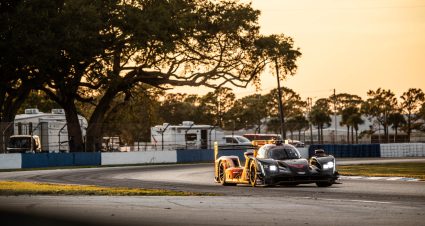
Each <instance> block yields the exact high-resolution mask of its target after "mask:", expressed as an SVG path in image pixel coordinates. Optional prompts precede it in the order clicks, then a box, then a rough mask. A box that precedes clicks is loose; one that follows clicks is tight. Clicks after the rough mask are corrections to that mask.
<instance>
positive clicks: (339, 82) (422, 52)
mask: <svg viewBox="0 0 425 226" xmlns="http://www.w3.org/2000/svg"><path fill="white" fill-rule="evenodd" d="M252 6H253V8H255V9H259V10H261V12H262V13H261V16H260V25H261V33H262V34H279V33H284V34H286V35H289V36H291V37H293V38H294V41H295V45H296V46H297V47H299V48H301V52H302V54H303V56H302V57H301V59H300V60H299V61H298V66H299V68H298V72H297V74H296V75H295V76H293V77H289V78H288V79H287V80H286V81H284V83H283V84H284V86H286V87H289V88H291V89H294V90H295V91H296V92H298V93H300V95H301V96H302V97H303V98H307V97H313V98H321V97H328V96H330V95H331V94H332V92H333V89H334V88H335V89H336V92H337V93H342V92H346V93H350V94H356V95H359V96H361V97H363V98H366V92H367V91H368V90H369V89H374V90H375V89H377V88H379V87H382V88H385V89H390V90H392V91H393V92H395V94H396V95H397V96H400V95H401V94H402V93H403V92H405V91H407V89H408V88H421V89H422V90H424V91H425V1H423V0H373V1H371V0H320V1H318V0H253V1H252ZM262 81H263V82H262V84H263V85H262V90H261V93H267V92H269V91H270V89H273V88H276V85H275V83H276V81H275V78H274V77H273V76H272V75H271V74H270V73H269V72H268V71H267V72H265V73H264V74H263V75H262ZM232 88H233V87H232ZM200 90H201V91H200ZM209 91H211V90H210V89H207V88H203V89H199V88H196V89H192V88H187V87H182V88H176V89H174V90H173V91H172V92H190V93H198V94H200V95H203V94H205V93H206V92H209ZM234 92H235V93H236V95H237V97H241V96H246V95H250V94H254V93H256V92H255V88H254V87H249V88H246V89H238V88H234Z"/></svg>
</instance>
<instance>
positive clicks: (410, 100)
mask: <svg viewBox="0 0 425 226" xmlns="http://www.w3.org/2000/svg"><path fill="white" fill-rule="evenodd" d="M400 98H401V99H402V100H403V101H402V102H401V109H402V111H403V112H404V113H406V114H407V127H406V129H405V131H406V133H407V139H408V140H409V141H410V134H411V133H412V128H413V125H412V122H413V121H414V119H413V116H414V113H415V111H416V110H418V108H419V107H420V104H421V102H423V101H424V100H425V95H424V93H423V92H422V90H421V89H415V88H410V89H409V90H408V91H407V92H404V93H403V95H402V96H400Z"/></svg>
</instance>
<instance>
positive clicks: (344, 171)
mask: <svg viewBox="0 0 425 226" xmlns="http://www.w3.org/2000/svg"><path fill="white" fill-rule="evenodd" d="M338 172H339V173H340V174H341V175H344V176H367V177H407V178H418V179H422V180H425V164H424V163H415V162H409V163H388V164H370V165H351V166H338Z"/></svg>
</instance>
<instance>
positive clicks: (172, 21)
mask: <svg viewBox="0 0 425 226" xmlns="http://www.w3.org/2000/svg"><path fill="white" fill-rule="evenodd" d="M137 3H138V4H137V5H136V6H135V5H125V9H126V10H129V12H130V13H129V14H128V15H127V16H124V17H122V16H119V17H118V18H115V20H113V21H114V22H115V23H114V24H112V25H111V28H113V29H111V30H108V33H111V34H112V35H113V39H112V40H113V43H114V45H112V46H111V48H109V49H108V50H109V53H110V54H109V55H108V56H107V57H104V58H101V60H100V61H99V63H98V64H97V65H108V67H106V68H105V67H103V68H101V69H102V73H101V74H102V75H103V77H101V79H97V80H95V79H94V80H95V81H98V82H100V83H101V82H104V81H106V83H105V84H104V85H103V87H104V89H105V91H104V95H103V97H102V99H101V101H100V102H99V104H98V106H97V107H96V110H95V111H94V113H93V115H92V117H91V118H90V121H89V128H88V130H87V133H88V135H87V136H88V142H89V143H90V142H93V141H92V140H91V138H92V137H93V138H94V137H98V134H99V130H98V129H97V128H96V127H93V128H92V127H91V126H90V125H92V124H97V123H102V122H103V120H104V115H103V112H105V109H107V108H108V106H109V105H108V103H109V102H110V101H111V99H113V98H114V97H115V96H116V94H117V93H120V92H126V91H127V90H128V88H129V87H131V86H132V85H134V84H137V83H144V84H149V85H152V86H155V87H160V88H164V89H166V88H171V87H173V86H183V85H190V86H201V85H202V86H207V87H212V88H218V87H221V86H223V85H224V84H226V83H231V84H233V85H235V86H239V87H245V86H246V85H247V83H249V82H256V81H258V80H259V77H258V74H259V72H260V71H261V66H262V65H261V64H260V62H259V59H258V57H256V55H255V52H254V50H255V46H254V45H253V41H254V40H256V38H257V36H258V25H257V20H258V14H259V12H258V11H255V10H253V9H252V8H251V6H250V5H247V4H239V3H234V2H228V1H220V2H216V1H214V2H213V1H206V0H197V1H189V0H172V1H163V0H151V1H142V0H139V1H137ZM125 15H126V14H125ZM128 22H131V24H128ZM88 146H89V147H91V146H92V145H90V144H89V145H88Z"/></svg>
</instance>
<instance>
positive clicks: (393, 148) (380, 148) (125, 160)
mask: <svg viewBox="0 0 425 226" xmlns="http://www.w3.org/2000/svg"><path fill="white" fill-rule="evenodd" d="M318 148H323V149H325V151H326V152H327V153H328V154H332V155H334V156H335V157H337V158H338V157H339V158H340V157H355V158H358V157H390V158H391V157H392V158H403V157H425V143H406V144H404V143H400V144H380V145H379V144H369V145H311V146H310V147H309V148H298V150H299V152H300V154H301V156H302V157H303V158H308V157H309V155H312V154H314V150H315V149H318ZM244 152H245V150H243V149H240V150H219V153H218V156H219V157H220V156H223V155H235V156H238V157H239V158H240V160H241V161H244V155H243V154H244ZM213 161H214V150H212V149H207V150H204V149H198V150H175V151H143V152H107V153H100V152H94V153H90V152H78V153H40V154H29V153H27V154H0V169H19V168H43V167H60V166H83V165H87V166H89V165H91V166H96V165H125V164H146V163H186V162H213Z"/></svg>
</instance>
